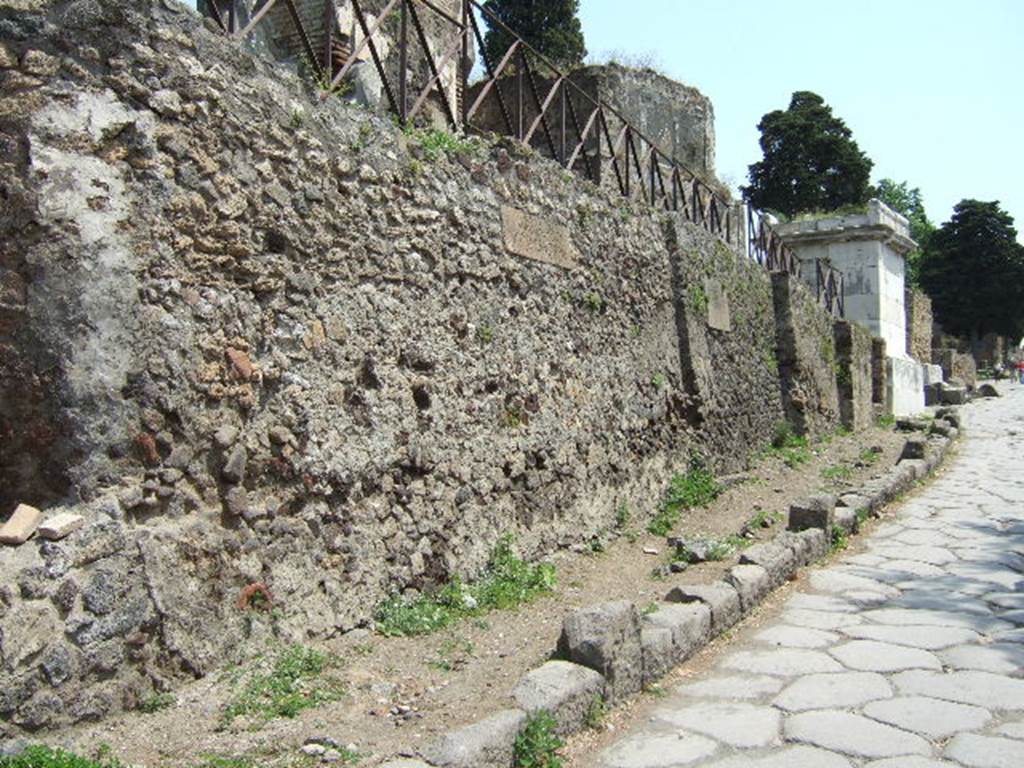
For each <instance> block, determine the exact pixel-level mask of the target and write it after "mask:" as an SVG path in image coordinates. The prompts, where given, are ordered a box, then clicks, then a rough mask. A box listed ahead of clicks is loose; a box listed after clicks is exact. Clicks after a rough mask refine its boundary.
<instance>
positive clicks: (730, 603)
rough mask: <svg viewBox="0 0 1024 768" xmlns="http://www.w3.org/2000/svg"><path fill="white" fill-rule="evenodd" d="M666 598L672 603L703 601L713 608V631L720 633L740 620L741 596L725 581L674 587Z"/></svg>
mask: <svg viewBox="0 0 1024 768" xmlns="http://www.w3.org/2000/svg"><path fill="white" fill-rule="evenodd" d="M665 600H666V601H667V602H670V603H698V602H699V603H703V604H704V605H706V606H707V607H708V608H709V609H710V610H711V632H712V633H713V634H715V635H717V634H720V633H722V632H724V631H725V630H727V629H728V628H729V627H731V626H732V625H733V624H735V623H736V622H737V621H739V620H740V617H741V616H742V615H743V610H742V608H740V596H739V594H738V593H737V592H736V588H735V587H734V586H732V585H731V584H727V583H726V582H724V581H716V582H714V583H712V584H689V585H686V586H680V587H673V588H672V589H671V590H670V591H669V593H668V594H667V595H665Z"/></svg>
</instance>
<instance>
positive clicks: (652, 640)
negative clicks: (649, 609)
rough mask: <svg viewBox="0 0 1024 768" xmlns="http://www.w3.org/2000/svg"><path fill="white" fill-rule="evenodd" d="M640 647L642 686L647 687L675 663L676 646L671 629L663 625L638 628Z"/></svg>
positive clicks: (665, 673)
mask: <svg viewBox="0 0 1024 768" xmlns="http://www.w3.org/2000/svg"><path fill="white" fill-rule="evenodd" d="M640 648H641V651H642V653H643V686H644V688H647V687H649V686H650V685H652V684H653V683H655V682H657V681H658V680H660V679H661V678H663V677H664V676H665V675H667V674H668V673H669V672H670V671H671V670H672V668H673V667H674V666H675V665H676V646H675V643H674V642H673V641H672V630H670V629H665V628H663V627H653V626H644V627H641V628H640Z"/></svg>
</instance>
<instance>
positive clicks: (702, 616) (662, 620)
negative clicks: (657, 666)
mask: <svg viewBox="0 0 1024 768" xmlns="http://www.w3.org/2000/svg"><path fill="white" fill-rule="evenodd" d="M643 626H650V627H660V628H662V629H667V630H669V631H670V632H671V633H672V645H673V648H674V651H675V652H674V658H673V661H674V662H675V663H676V664H678V663H680V662H682V661H684V660H686V659H688V658H689V657H690V656H692V655H693V654H694V653H695V652H696V651H697V650H699V649H700V648H702V647H703V646H704V644H705V643H706V642H707V641H708V639H709V638H710V637H711V609H710V608H708V606H706V605H704V603H667V604H665V605H662V606H660V607H659V608H658V610H656V611H654V612H653V613H649V614H647V615H646V616H644V618H643Z"/></svg>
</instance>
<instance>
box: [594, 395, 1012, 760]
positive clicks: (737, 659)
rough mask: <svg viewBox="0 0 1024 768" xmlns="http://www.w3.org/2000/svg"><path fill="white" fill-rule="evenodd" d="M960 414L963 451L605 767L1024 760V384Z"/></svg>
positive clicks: (663, 705) (676, 697)
mask: <svg viewBox="0 0 1024 768" xmlns="http://www.w3.org/2000/svg"><path fill="white" fill-rule="evenodd" d="M1000 389H1001V391H1002V392H1003V393H1004V397H1002V398H998V399H992V400H983V401H978V402H977V403H976V404H974V405H971V406H968V407H967V408H965V409H964V411H963V413H964V416H965V423H966V425H967V430H966V435H965V437H964V439H962V441H961V447H960V452H959V456H957V457H956V458H955V459H954V460H953V461H952V463H951V464H950V465H949V468H948V469H947V470H946V471H945V472H943V473H942V474H940V475H939V477H938V478H937V479H936V480H934V481H933V482H932V483H931V485H930V486H929V487H928V488H926V489H925V490H924V491H922V492H920V493H918V494H916V495H915V496H914V497H913V498H912V499H911V500H910V501H908V502H906V503H904V504H902V505H901V506H900V507H899V509H898V513H897V518H896V520H895V522H891V523H887V524H884V525H882V526H880V527H879V528H878V529H876V530H875V531H874V532H873V534H872V535H871V536H870V537H869V539H868V541H867V544H866V549H865V550H864V552H862V553H861V554H857V555H850V556H848V557H845V558H842V559H841V560H840V561H839V562H838V563H837V564H836V565H833V566H830V567H828V568H823V569H820V570H816V571H814V572H812V573H811V574H810V578H809V587H808V588H807V589H805V590H803V591H801V592H799V593H795V594H793V595H792V596H791V597H790V598H789V599H788V600H787V602H786V603H785V605H784V608H783V611H782V613H781V614H780V618H779V619H778V620H776V621H774V622H772V623H770V624H768V625H766V626H765V627H764V628H763V629H761V630H760V631H759V632H758V633H757V634H756V635H755V636H753V638H752V639H749V640H744V641H743V642H739V643H736V645H735V647H733V648H730V649H729V650H728V651H726V652H725V653H724V654H723V655H722V656H721V658H720V660H719V661H718V663H717V664H716V666H715V667H714V668H712V669H711V670H709V671H708V672H707V673H705V674H703V675H701V676H699V677H695V678H693V679H692V681H691V682H688V683H686V684H684V685H680V686H678V687H677V688H675V689H674V690H673V691H672V692H671V693H670V694H669V696H668V697H667V698H666V699H665V700H663V701H662V702H660V704H659V705H658V707H657V708H656V709H655V710H654V711H653V712H651V713H650V717H648V718H647V719H646V720H645V721H644V722H641V723H636V724H634V725H633V726H632V729H631V730H629V731H627V732H626V733H625V734H624V735H623V736H622V737H621V738H620V739H619V740H618V741H617V742H616V743H615V744H613V745H612V746H611V747H609V748H608V749H606V750H605V751H604V752H603V753H601V755H600V756H599V757H598V758H597V760H596V763H595V764H596V765H597V766H600V768H676V767H677V766H679V767H682V766H687V767H688V766H704V767H706V768H850V767H851V766H866V767H868V768H940V767H941V766H968V767H970V768H1021V767H1022V766H1024V679H1022V678H1021V675H1022V674H1024V387H1021V386H1019V385H1002V386H1001V387H1000Z"/></svg>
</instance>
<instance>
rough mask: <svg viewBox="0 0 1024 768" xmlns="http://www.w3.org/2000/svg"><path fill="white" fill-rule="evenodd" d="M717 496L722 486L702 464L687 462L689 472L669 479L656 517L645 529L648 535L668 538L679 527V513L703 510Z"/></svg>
mask: <svg viewBox="0 0 1024 768" xmlns="http://www.w3.org/2000/svg"><path fill="white" fill-rule="evenodd" d="M721 492H722V486H720V485H719V484H718V482H717V481H716V480H715V476H714V475H713V474H711V472H709V471H708V470H707V469H706V468H705V467H704V462H703V461H702V460H701V459H699V458H694V459H691V461H690V469H689V471H687V473H686V474H685V475H676V476H675V477H673V478H672V481H671V483H670V484H669V487H668V491H667V492H666V494H665V498H664V499H662V501H661V504H660V505H659V507H658V512H657V514H656V515H655V516H654V519H653V520H651V522H650V524H649V525H648V526H647V530H648V532H650V533H651V534H653V535H655V536H666V535H668V533H669V531H671V530H672V529H673V528H675V527H676V525H678V524H679V520H680V518H681V517H682V514H683V510H685V509H692V508H693V507H703V506H706V505H707V504H710V503H711V502H712V501H714V500H715V499H716V498H717V497H718V495H719V494H720V493H721Z"/></svg>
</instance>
